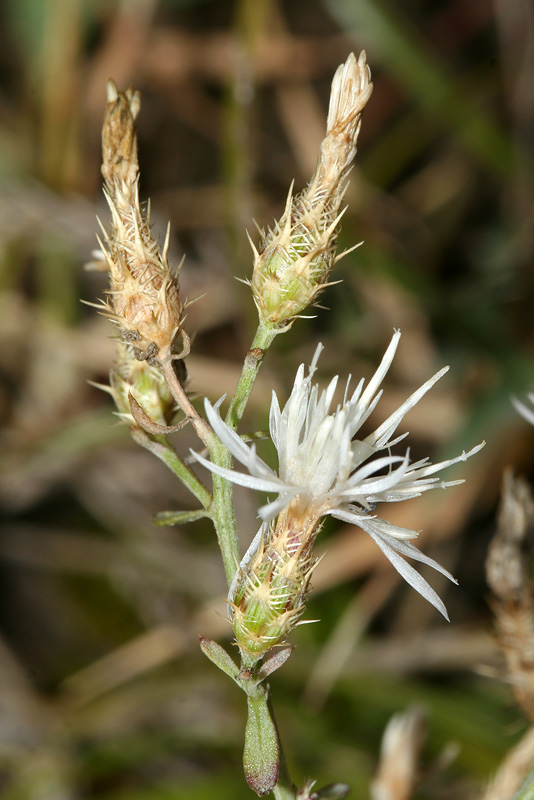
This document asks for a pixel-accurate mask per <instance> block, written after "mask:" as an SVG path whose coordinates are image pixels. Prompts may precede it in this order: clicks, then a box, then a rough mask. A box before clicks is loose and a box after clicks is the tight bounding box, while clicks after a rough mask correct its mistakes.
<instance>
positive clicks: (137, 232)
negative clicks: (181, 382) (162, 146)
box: [99, 81, 189, 364]
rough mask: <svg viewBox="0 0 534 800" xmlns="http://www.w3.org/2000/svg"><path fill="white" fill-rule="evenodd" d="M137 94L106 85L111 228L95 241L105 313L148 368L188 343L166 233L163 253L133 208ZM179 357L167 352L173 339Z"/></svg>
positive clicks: (143, 215)
mask: <svg viewBox="0 0 534 800" xmlns="http://www.w3.org/2000/svg"><path fill="white" fill-rule="evenodd" d="M139 107H140V97H139V93H138V92H135V91H134V90H133V89H132V88H130V89H128V90H127V92H125V93H123V92H118V91H117V87H116V86H115V84H114V83H113V81H110V82H109V83H108V104H107V110H106V115H105V118H104V125H103V129H102V152H103V164H102V175H103V177H104V182H105V186H104V194H105V196H106V199H107V202H108V205H109V208H110V211H111V225H110V227H109V229H108V230H104V241H103V242H101V241H100V240H99V243H100V246H101V259H102V260H103V261H104V262H105V265H106V266H107V269H108V270H109V275H110V289H109V292H108V295H109V301H108V302H106V303H104V304H103V308H104V311H105V313H106V314H107V315H108V316H109V317H110V319H112V321H113V322H114V323H115V324H116V325H117V326H118V328H119V330H120V335H121V338H122V339H123V341H125V342H129V343H130V344H131V345H132V346H133V347H134V349H135V355H136V357H137V358H139V359H146V360H148V361H149V362H150V363H152V364H157V363H158V362H159V363H162V362H164V361H167V360H168V359H170V358H177V357H178V358H183V357H185V356H186V355H187V353H188V351H189V339H188V337H187V335H186V333H185V331H184V330H183V328H182V321H183V320H182V314H183V305H182V303H181V301H180V295H179V284H178V277H177V274H176V272H175V271H173V270H172V269H171V267H170V265H169V263H168V261H167V251H168V246H169V231H167V236H166V239H165V243H164V246H163V249H162V250H160V248H159V246H158V244H157V242H155V241H154V239H153V236H152V231H151V228H150V210H149V207H147V208H143V207H142V206H141V204H140V203H139V166H138V161H137V133H136V128H135V118H136V116H137V113H138V111H139ZM180 333H181V335H182V352H181V353H180V354H179V355H178V356H177V355H176V354H174V352H173V348H174V343H175V340H176V338H177V336H178V334H180Z"/></svg>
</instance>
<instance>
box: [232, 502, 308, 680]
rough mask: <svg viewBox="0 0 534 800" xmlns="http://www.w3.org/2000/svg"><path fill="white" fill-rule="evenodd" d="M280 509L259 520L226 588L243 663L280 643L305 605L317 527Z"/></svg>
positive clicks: (256, 657) (251, 660) (252, 662)
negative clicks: (265, 520) (267, 519)
mask: <svg viewBox="0 0 534 800" xmlns="http://www.w3.org/2000/svg"><path fill="white" fill-rule="evenodd" d="M309 524H310V520H309V518H307V517H305V518H304V519H299V518H298V517H296V516H295V515H294V514H292V513H289V512H288V513H286V512H282V513H281V514H280V515H279V517H278V519H277V521H276V523H274V522H271V523H263V524H262V526H261V528H260V530H259V531H258V534H257V535H256V537H255V539H254V541H253V544H252V545H251V547H250V548H249V550H248V552H247V555H246V556H245V558H244V559H243V560H242V561H241V564H240V565H239V568H238V570H237V572H236V575H235V578H234V580H233V582H232V585H231V587H230V593H229V596H228V609H229V614H230V617H231V620H232V623H233V627H234V633H235V638H236V642H237V644H238V645H239V649H240V651H241V657H242V660H243V664H244V665H245V666H253V665H254V664H255V663H256V662H257V661H258V660H259V659H260V658H262V657H263V656H264V655H265V654H266V653H267V652H268V651H269V650H271V648H273V647H274V646H275V645H277V644H279V643H280V642H283V641H284V639H285V638H286V636H287V635H288V634H289V633H290V631H291V630H293V628H294V627H295V626H296V625H298V624H299V621H300V618H301V617H302V615H303V613H304V610H305V607H306V595H307V592H308V587H309V582H310V577H311V574H312V572H313V569H314V567H315V565H316V562H317V559H315V558H313V556H312V547H313V543H314V541H315V538H316V535H317V526H316V525H315V524H314V523H312V528H313V529H312V530H305V528H306V525H309Z"/></svg>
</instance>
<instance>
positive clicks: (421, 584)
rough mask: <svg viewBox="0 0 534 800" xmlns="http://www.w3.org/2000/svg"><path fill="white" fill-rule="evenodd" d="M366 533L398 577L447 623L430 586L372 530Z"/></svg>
mask: <svg viewBox="0 0 534 800" xmlns="http://www.w3.org/2000/svg"><path fill="white" fill-rule="evenodd" d="M367 533H368V534H369V536H371V538H372V539H374V540H375V542H376V543H377V545H378V546H379V548H380V549H381V550H382V552H383V553H384V555H385V556H386V558H388V559H389V560H390V561H391V563H392V564H393V566H394V567H395V569H396V570H397V572H398V573H399V575H401V577H403V578H404V580H405V581H406V583H409V584H410V586H411V587H412V588H413V589H415V591H416V592H419V594H420V595H422V596H423V597H424V598H425V600H428V602H429V603H432V605H433V606H434V607H435V608H437V610H438V611H439V612H440V613H441V614H443V616H444V617H445V619H446V620H447V622H449V621H450V620H449V615H448V614H447V609H446V608H445V604H444V603H443V601H442V600H441V599H440V598H439V597H438V595H437V594H436V592H435V591H434V589H432V587H431V586H430V584H429V583H428V582H427V581H425V579H424V578H423V577H422V576H421V575H420V574H419V573H418V572H417V570H415V569H414V568H413V567H412V566H410V564H407V563H406V561H405V560H404V559H403V558H401V556H399V555H398V554H397V553H396V552H395V550H394V549H393V547H392V546H391V545H390V544H388V543H387V542H386V541H385V538H384V537H383V536H380V535H379V534H378V533H374V532H373V530H372V529H369V530H368V531H367ZM396 543H397V544H398V542H396Z"/></svg>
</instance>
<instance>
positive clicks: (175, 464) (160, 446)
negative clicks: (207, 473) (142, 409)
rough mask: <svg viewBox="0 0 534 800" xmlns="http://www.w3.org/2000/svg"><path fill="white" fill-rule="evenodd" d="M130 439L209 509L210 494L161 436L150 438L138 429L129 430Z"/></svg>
mask: <svg viewBox="0 0 534 800" xmlns="http://www.w3.org/2000/svg"><path fill="white" fill-rule="evenodd" d="M131 434H132V439H133V440H134V442H137V444H140V445H141V447H144V448H145V449H146V450H149V451H150V452H151V453H152V454H153V455H155V456H157V458H159V459H160V461H163V463H164V464H166V466H167V467H168V468H169V469H170V470H171V472H173V473H174V474H175V475H176V477H177V478H179V479H180V480H181V482H182V483H183V484H184V486H186V487H187V488H188V489H189V491H190V492H191V493H192V494H194V495H195V497H196V498H197V500H198V501H199V502H200V503H202V506H203V507H204V508H206V509H208V508H210V506H211V503H212V500H211V494H210V492H209V491H208V489H206V487H205V486H204V484H203V483H202V481H200V480H199V479H198V478H197V476H196V475H195V473H194V472H192V471H191V470H190V469H189V467H187V466H186V465H185V464H184V462H183V461H182V460H181V459H180V458H179V456H178V454H177V453H176V451H175V450H174V449H173V448H172V447H171V445H170V444H169V443H168V441H167V440H166V439H165V437H163V436H157V437H155V436H154V437H152V436H150V435H149V434H147V433H145V432H144V431H142V430H141V429H140V428H135V427H133V426H132V428H131Z"/></svg>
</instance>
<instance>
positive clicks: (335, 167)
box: [251, 52, 373, 329]
mask: <svg viewBox="0 0 534 800" xmlns="http://www.w3.org/2000/svg"><path fill="white" fill-rule="evenodd" d="M372 90H373V85H372V83H371V73H370V70H369V67H368V66H367V63H366V59H365V53H364V52H362V53H361V55H360V57H359V59H358V60H356V57H355V56H354V54H353V53H351V54H350V56H349V57H348V59H347V61H346V62H345V63H344V64H341V65H340V67H339V68H338V70H337V72H336V74H335V76H334V79H333V81H332V91H331V95H330V107H329V112H328V121H327V131H326V136H325V138H324V140H323V143H322V145H321V154H320V157H319V162H318V164H317V169H316V171H315V174H314V176H313V178H312V179H311V181H310V183H309V185H308V186H307V188H306V189H305V190H304V191H303V192H302V193H301V194H299V195H297V196H296V197H293V196H292V191H291V190H290V193H289V196H288V199H287V204H286V208H285V211H284V214H283V216H282V218H281V219H280V220H279V221H278V222H277V223H276V224H275V226H274V228H273V229H272V230H268V231H267V232H266V233H265V234H264V235H263V240H262V242H261V244H260V246H259V248H258V249H257V250H256V248H255V247H254V246H253V251H254V271H253V275H252V281H251V285H252V291H253V296H254V301H255V303H256V306H257V308H258V312H259V316H260V319H261V320H262V321H264V322H268V323H270V324H271V325H273V326H274V327H276V328H279V329H284V328H285V327H286V326H287V325H289V324H291V322H292V321H293V320H294V319H295V318H296V317H297V316H298V315H300V314H302V312H303V311H304V310H305V309H306V308H307V307H308V306H309V305H311V304H312V303H313V302H315V300H316V298H317V296H318V294H319V293H320V292H321V291H322V289H324V287H325V286H326V285H327V283H328V279H329V275H330V272H331V271H332V268H333V266H334V264H335V263H336V261H338V260H339V259H340V258H341V257H342V256H341V255H336V244H337V235H338V232H339V223H340V220H341V217H342V215H343V211H341V212H340V208H341V203H342V201H343V196H344V194H345V190H346V188H347V184H348V174H349V172H350V169H351V164H352V161H353V159H354V156H355V155H356V143H357V140H358V134H359V131H360V125H361V116H362V112H363V109H364V108H365V105H366V103H367V101H368V100H369V97H370V96H371V92H372Z"/></svg>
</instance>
